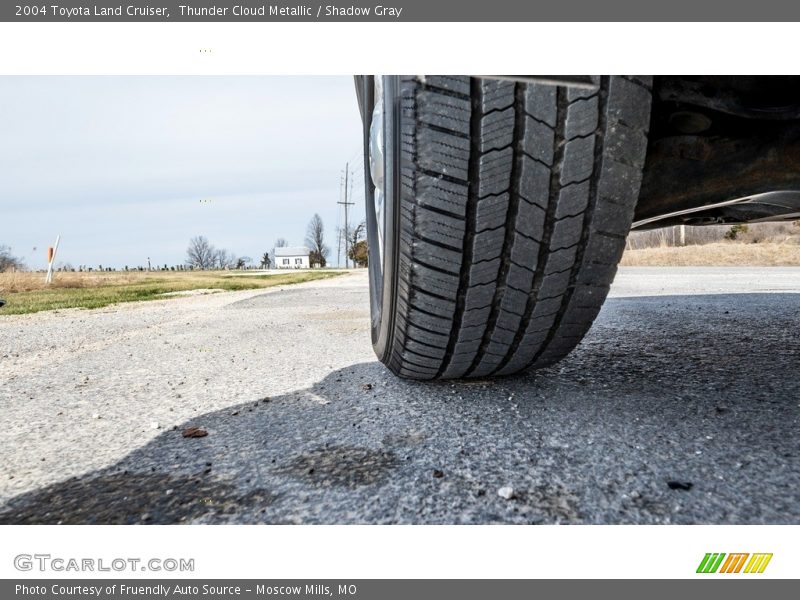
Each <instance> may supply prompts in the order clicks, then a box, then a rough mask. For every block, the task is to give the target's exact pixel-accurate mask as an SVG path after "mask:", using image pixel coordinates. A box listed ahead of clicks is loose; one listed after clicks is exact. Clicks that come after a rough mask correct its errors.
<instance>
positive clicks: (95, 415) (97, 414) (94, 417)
mask: <svg viewBox="0 0 800 600" xmlns="http://www.w3.org/2000/svg"><path fill="white" fill-rule="evenodd" d="M92 418H93V419H99V418H100V413H94V414H93V415H92Z"/></svg>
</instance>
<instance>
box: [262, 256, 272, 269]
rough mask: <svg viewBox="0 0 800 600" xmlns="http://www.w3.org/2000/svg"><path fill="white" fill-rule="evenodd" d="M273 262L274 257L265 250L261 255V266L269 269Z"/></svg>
mask: <svg viewBox="0 0 800 600" xmlns="http://www.w3.org/2000/svg"><path fill="white" fill-rule="evenodd" d="M271 264H272V259H271V258H270V256H269V252H264V254H263V256H262V257H261V265H260V266H261V268H262V269H269V267H270V265H271Z"/></svg>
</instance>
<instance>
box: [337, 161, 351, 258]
mask: <svg viewBox="0 0 800 600" xmlns="http://www.w3.org/2000/svg"><path fill="white" fill-rule="evenodd" d="M349 177H350V163H349V162H347V163H345V166H344V202H342V201H339V202H337V204H344V268H345V269H349V268H350V262H349V259H348V255H347V250H348V248H347V242H348V237H349V236H350V228H349V226H348V223H347V207H348V206H352V205H353V204H355V202H348V201H347V199H348V189H347V188H348V182H349Z"/></svg>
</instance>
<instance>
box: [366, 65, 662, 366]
mask: <svg viewBox="0 0 800 600" xmlns="http://www.w3.org/2000/svg"><path fill="white" fill-rule="evenodd" d="M387 79H388V78H387ZM393 80H394V81H393V83H391V82H390V83H391V85H389V84H387V85H386V86H385V87H386V90H387V92H386V93H387V96H386V100H385V103H386V106H388V107H394V108H393V109H391V110H393V111H394V112H395V113H396V114H389V115H387V116H388V117H389V118H388V119H385V122H384V130H385V131H386V139H387V142H386V143H387V144H393V146H392V149H393V151H391V152H388V151H387V158H386V161H387V162H386V164H385V170H386V171H387V173H391V174H392V175H391V176H390V175H387V177H388V180H387V181H388V182H389V184H390V185H389V184H387V186H388V187H387V188H386V194H385V195H386V196H387V204H386V206H387V209H386V216H385V219H386V223H385V225H384V228H385V231H386V234H385V242H384V246H383V261H382V265H380V266H382V269H378V271H379V274H380V275H381V277H380V279H379V280H377V281H376V279H378V277H379V275H378V274H376V270H375V269H371V278H372V280H373V281H372V285H371V293H372V312H373V331H372V334H373V346H374V347H375V351H376V353H377V355H378V358H379V359H380V360H381V361H382V362H383V363H385V364H386V365H387V366H388V367H389V369H391V371H393V372H394V373H396V374H398V375H400V376H403V377H409V378H414V379H449V378H460V377H488V376H494V375H510V374H513V373H517V372H520V371H524V370H526V369H530V368H534V369H535V368H541V367H545V366H548V365H552V364H553V363H555V362H556V361H558V360H560V359H561V358H563V357H564V356H566V355H567V354H568V353H569V352H570V351H571V350H572V349H573V348H574V347H575V346H576V345H577V344H578V343H579V342H580V340H581V339H582V338H583V336H584V335H585V334H586V332H587V331H588V330H589V327H590V326H591V324H592V322H593V321H594V319H595V317H596V316H597V314H598V312H599V310H600V307H601V305H602V304H603V301H604V300H605V297H606V295H607V293H608V290H609V285H610V284H611V282H612V280H613V278H614V275H615V273H616V269H617V263H618V262H619V259H620V257H621V255H622V251H623V249H624V245H625V238H626V236H627V234H628V231H629V229H630V225H631V220H632V217H633V210H634V206H635V204H636V200H637V196H638V193H639V186H640V183H641V178H642V169H643V166H644V159H645V153H646V147H647V130H648V126H649V121H650V86H651V83H650V80H649V78H643V77H621V76H612V77H597V78H593V80H594V81H595V84H596V85H595V87H594V88H588V89H587V88H582V89H578V88H567V87H555V86H552V85H545V84H539V83H525V82H520V81H510V80H499V79H480V78H470V77H432V76H428V77H424V78H423V77H396V78H393ZM389 162H391V164H389ZM369 202H370V198H369V196H368V225H369V224H370V222H371V223H372V227H371V228H372V229H374V227H375V223H374V216H373V219H372V220H370V218H369V217H370V215H369ZM370 233H371V234H372V233H373V232H370ZM371 237H374V235H371ZM372 250H373V247H372V244H370V257H372V256H374V254H373V252H372ZM370 262H371V263H372V262H373V261H370Z"/></svg>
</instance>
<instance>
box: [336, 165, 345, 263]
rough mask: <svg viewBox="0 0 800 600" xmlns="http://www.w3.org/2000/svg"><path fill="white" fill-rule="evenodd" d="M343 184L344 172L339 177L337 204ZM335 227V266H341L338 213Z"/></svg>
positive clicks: (340, 197) (340, 237) (340, 233)
mask: <svg viewBox="0 0 800 600" xmlns="http://www.w3.org/2000/svg"><path fill="white" fill-rule="evenodd" d="M343 184H344V174H342V175H341V176H340V177H339V201H338V202H337V204H339V202H341V201H342V185H343ZM336 229H337V232H336V236H337V238H336V266H337V267H341V266H342V228H341V227H339V215H338V213H337V215H336Z"/></svg>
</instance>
